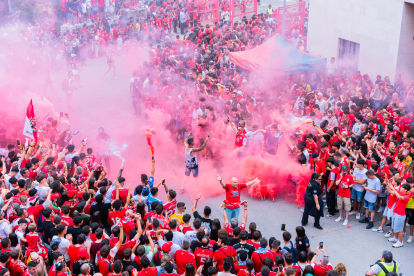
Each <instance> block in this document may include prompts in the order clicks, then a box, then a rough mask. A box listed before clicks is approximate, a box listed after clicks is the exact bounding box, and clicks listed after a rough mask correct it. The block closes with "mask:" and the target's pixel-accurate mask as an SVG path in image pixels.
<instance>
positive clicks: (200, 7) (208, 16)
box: [187, 0, 220, 24]
mask: <svg viewBox="0 0 414 276" xmlns="http://www.w3.org/2000/svg"><path fill="white" fill-rule="evenodd" d="M187 5H188V6H189V8H190V9H191V10H189V14H190V20H189V21H190V24H191V23H193V22H194V21H197V22H199V23H200V22H205V23H208V22H211V23H214V22H218V21H219V20H220V0H207V1H197V0H187ZM192 8H194V10H193V9H192ZM191 13H195V14H193V16H191Z"/></svg>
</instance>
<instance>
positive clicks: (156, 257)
mask: <svg viewBox="0 0 414 276" xmlns="http://www.w3.org/2000/svg"><path fill="white" fill-rule="evenodd" d="M162 256H164V252H161V251H157V253H155V255H154V265H155V266H160V265H161V259H162Z"/></svg>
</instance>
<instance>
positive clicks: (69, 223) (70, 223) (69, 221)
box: [60, 216, 75, 227]
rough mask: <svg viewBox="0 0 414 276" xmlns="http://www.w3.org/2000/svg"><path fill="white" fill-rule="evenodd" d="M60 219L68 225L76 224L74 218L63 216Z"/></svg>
mask: <svg viewBox="0 0 414 276" xmlns="http://www.w3.org/2000/svg"><path fill="white" fill-rule="evenodd" d="M60 219H61V222H62V224H64V225H66V226H67V227H69V226H74V225H75V224H74V223H73V219H72V218H69V217H64V216H61V217H60Z"/></svg>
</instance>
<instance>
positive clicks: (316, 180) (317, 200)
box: [302, 173, 323, 230]
mask: <svg viewBox="0 0 414 276" xmlns="http://www.w3.org/2000/svg"><path fill="white" fill-rule="evenodd" d="M321 182H322V176H321V175H320V174H319V173H313V174H312V176H311V179H310V181H309V183H308V186H307V187H306V192H305V210H304V211H303V217H302V226H305V225H306V224H308V217H309V213H311V211H312V213H311V215H312V216H314V217H315V224H314V227H315V228H317V229H319V230H323V228H322V226H321V225H320V224H319V219H320V217H321V216H323V202H322V198H321V194H322V188H321Z"/></svg>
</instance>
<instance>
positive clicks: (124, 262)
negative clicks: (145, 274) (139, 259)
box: [121, 243, 139, 271]
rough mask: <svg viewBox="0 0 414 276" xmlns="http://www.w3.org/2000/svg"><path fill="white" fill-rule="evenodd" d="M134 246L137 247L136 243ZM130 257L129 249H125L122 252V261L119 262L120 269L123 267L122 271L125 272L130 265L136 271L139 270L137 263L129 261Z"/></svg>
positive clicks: (130, 251)
mask: <svg viewBox="0 0 414 276" xmlns="http://www.w3.org/2000/svg"><path fill="white" fill-rule="evenodd" d="M136 246H138V243H137V244H136ZM134 249H135V248H134ZM134 251H135V250H134ZM131 255H132V250H131V248H127V249H125V250H124V259H123V260H121V262H122V267H123V268H122V271H126V269H127V267H128V266H130V265H132V266H133V267H134V268H135V269H136V270H139V268H138V265H137V263H136V262H134V261H132V260H131Z"/></svg>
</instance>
